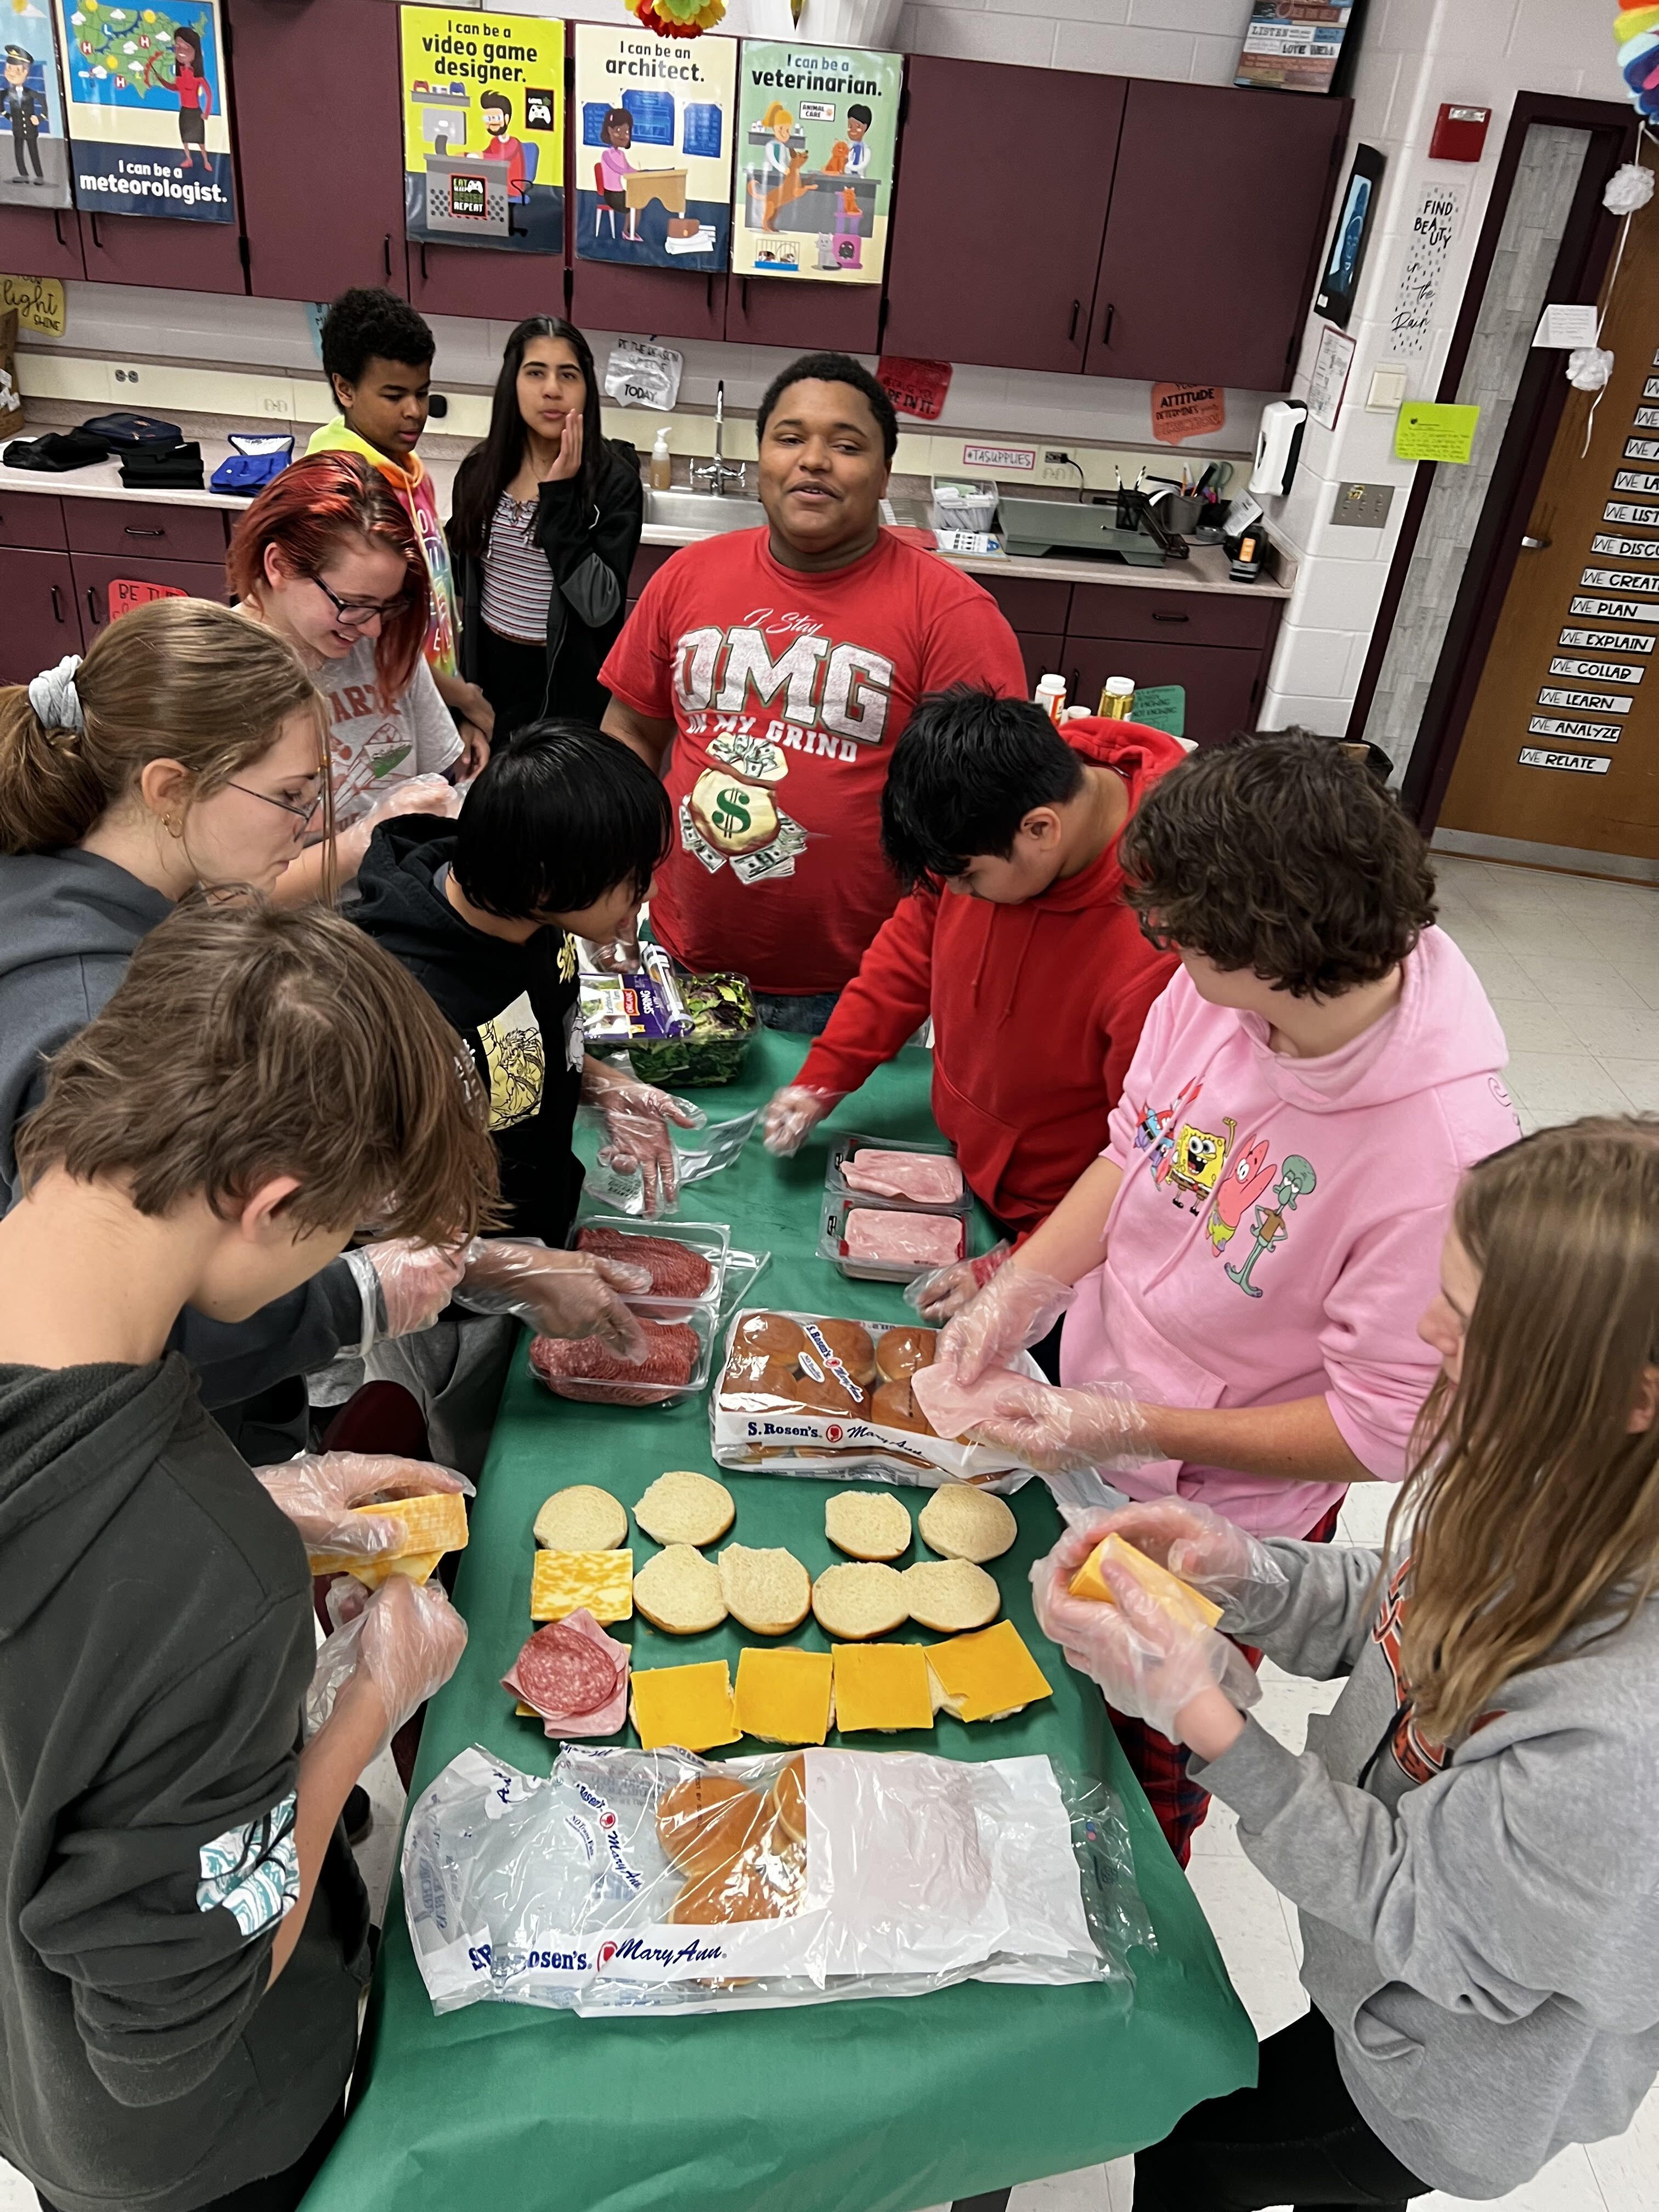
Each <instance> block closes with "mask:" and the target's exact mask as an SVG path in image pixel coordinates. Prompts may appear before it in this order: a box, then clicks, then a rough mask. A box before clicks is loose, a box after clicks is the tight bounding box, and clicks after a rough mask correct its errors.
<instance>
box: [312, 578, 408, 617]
mask: <svg viewBox="0 0 1659 2212" xmlns="http://www.w3.org/2000/svg"><path fill="white" fill-rule="evenodd" d="M312 582H313V584H315V586H317V588H318V590H319V592H321V593H322V595H323V597H324V598H325V599H326V600H327V601H328V603H329V605H331V607H332V608H333V610H334V611H335V613H336V614H337V616H338V617H339V618H340V620H341V621H342V622H343V623H345V624H346V626H347V628H348V629H362V626H363V624H364V623H371V622H373V621H374V617H376V615H379V616H380V618H381V620H382V621H384V620H385V619H386V617H388V616H390V615H395V614H398V613H399V612H400V611H402V610H403V609H404V607H406V606H407V605H409V593H408V592H398V596H397V598H396V599H355V600H354V599H342V598H341V597H340V595H339V593H338V592H331V591H330V589H329V587H328V586H327V585H326V584H325V582H324V581H323V580H322V578H321V577H320V576H313V578H312Z"/></svg>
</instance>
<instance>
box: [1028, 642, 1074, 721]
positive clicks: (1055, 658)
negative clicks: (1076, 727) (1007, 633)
mask: <svg viewBox="0 0 1659 2212" xmlns="http://www.w3.org/2000/svg"><path fill="white" fill-rule="evenodd" d="M1014 643H1015V644H1016V645H1017V646H1018V647H1019V657H1020V659H1022V660H1023V661H1024V663H1025V689H1026V690H1027V691H1028V692H1030V695H1031V696H1032V697H1033V698H1035V697H1036V688H1037V684H1038V683H1039V682H1040V681H1041V679H1042V678H1043V677H1045V676H1059V675H1061V674H1063V673H1064V671H1065V666H1066V641H1065V639H1064V638H1063V637H1062V636H1061V635H1060V633H1059V632H1058V631H1057V630H1038V629H1017V630H1016V631H1015V632H1014ZM1070 703H1071V704H1072V705H1073V706H1074V707H1075V706H1078V705H1079V704H1080V703H1081V702H1079V701H1078V700H1075V699H1073V701H1072V702H1070Z"/></svg>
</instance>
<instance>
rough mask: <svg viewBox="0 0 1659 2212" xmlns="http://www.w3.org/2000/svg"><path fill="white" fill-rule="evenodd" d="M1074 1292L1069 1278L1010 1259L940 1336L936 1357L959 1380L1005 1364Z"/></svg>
mask: <svg viewBox="0 0 1659 2212" xmlns="http://www.w3.org/2000/svg"><path fill="white" fill-rule="evenodd" d="M1076 1296H1077V1291H1076V1289H1075V1288H1074V1286H1073V1285H1072V1284H1070V1283H1060V1282H1056V1281H1055V1280H1054V1277H1053V1276H1052V1275H1041V1274H1036V1273H1033V1271H1032V1270H1031V1269H1030V1268H1029V1267H1024V1266H1022V1264H1021V1263H1020V1261H1019V1260H1018V1258H1015V1259H1012V1260H1010V1261H1008V1262H1007V1264H1006V1266H1005V1267H999V1268H998V1269H997V1271H996V1273H994V1275H993V1276H992V1277H991V1279H990V1280H989V1281H988V1282H987V1284H986V1285H985V1287H984V1288H983V1289H982V1290H981V1291H979V1292H977V1294H976V1295H975V1297H973V1298H972V1299H971V1300H970V1301H969V1304H967V1305H965V1306H963V1309H962V1311H961V1312H960V1313H959V1314H958V1315H957V1317H956V1319H955V1320H954V1321H953V1322H951V1324H950V1326H949V1328H947V1329H946V1330H945V1334H944V1335H943V1336H941V1337H940V1339H939V1353H938V1357H939V1363H940V1364H941V1365H942V1366H944V1367H945V1369H946V1370H948V1371H949V1372H950V1373H951V1374H952V1375H954V1376H955V1377H956V1379H957V1382H958V1383H977V1382H978V1380H979V1378H980V1376H981V1375H982V1374H983V1373H984V1372H985V1370H986V1369H987V1367H1006V1366H1008V1365H1009V1364H1011V1362H1012V1359H1013V1357H1014V1354H1015V1353H1016V1352H1024V1350H1025V1348H1026V1347H1027V1346H1028V1345H1033V1344H1040V1343H1041V1342H1042V1339H1043V1338H1044V1337H1045V1336H1047V1335H1048V1332H1049V1330H1050V1329H1051V1328H1053V1327H1054V1323H1055V1322H1057V1321H1058V1320H1059V1319H1060V1316H1061V1314H1063V1313H1064V1312H1065V1310H1066V1307H1067V1306H1069V1305H1070V1304H1071V1303H1072V1301H1073V1298H1075V1297H1076Z"/></svg>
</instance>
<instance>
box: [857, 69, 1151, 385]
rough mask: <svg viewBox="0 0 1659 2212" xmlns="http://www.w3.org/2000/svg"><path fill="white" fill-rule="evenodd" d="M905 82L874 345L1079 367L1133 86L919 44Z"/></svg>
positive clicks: (945, 356)
mask: <svg viewBox="0 0 1659 2212" xmlns="http://www.w3.org/2000/svg"><path fill="white" fill-rule="evenodd" d="M906 83H907V93H908V106H907V110H906V114H905V121H904V129H903V131H902V136H901V140H900V163H901V166H900V170H899V178H898V185H897V191H896V205H895V208H894V213H893V228H892V236H891V240H890V246H889V250H888V261H887V293H888V301H887V329H886V332H885V334H884V340H883V343H884V347H885V349H886V350H887V351H888V352H889V353H896V354H920V355H922V356H930V357H934V358H938V359H940V360H945V361H961V362H986V363H988V364H991V365H992V366H994V367H997V368H1045V369H1080V368H1083V367H1084V365H1085V349H1086V347H1087V343H1088V337H1089V327H1090V320H1091V312H1092V308H1093V304H1094V298H1095V284H1096V278H1097V272H1098V270H1099V267H1100V247H1101V240H1102V238H1103V234H1104V233H1105V228H1106V210H1107V205H1108V203H1109V200H1110V198H1111V197H1112V191H1113V175H1114V171H1115V167H1116V165H1117V159H1118V154H1117V147H1118V135H1119V129H1120V125H1121V121H1122V117H1123V104H1124V94H1125V92H1126V91H1127V90H1129V89H1131V88H1129V87H1128V86H1127V84H1126V82H1125V80H1124V79H1123V78H1121V77H1115V76H1093V75H1089V74H1086V73H1085V72H1082V71H1079V70H1038V69H1004V68H1002V67H1000V66H999V65H997V64H992V63H988V62H959V61H947V60H943V59H940V58H938V57H935V56H933V55H930V54H914V55H912V56H911V58H910V61H909V64H908V70H907V73H906ZM1180 89H1181V90H1182V91H1183V92H1184V91H1186V90H1188V87H1186V86H1182V87H1181V88H1180ZM1189 150H1190V149H1182V151H1183V154H1185V153H1187V152H1188V151H1189ZM1171 151H1173V149H1171ZM1147 244H1148V247H1149V249H1150V250H1152V251H1154V252H1156V250H1157V241H1156V240H1148V241H1147ZM1176 274H1177V275H1178V272H1176ZM1117 373H1118V372H1116V371H1114V372H1113V374H1117ZM1124 373H1125V374H1142V373H1143V372H1141V371H1138V370H1137V371H1127V372H1124ZM1162 373H1163V372H1162V371H1160V372H1159V374H1162Z"/></svg>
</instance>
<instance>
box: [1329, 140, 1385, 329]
mask: <svg viewBox="0 0 1659 2212" xmlns="http://www.w3.org/2000/svg"><path fill="white" fill-rule="evenodd" d="M1383 167H1384V161H1383V155H1381V154H1379V153H1378V152H1377V150H1376V147H1375V146H1356V147H1355V148H1354V149H1353V167H1352V168H1351V169H1350V170H1349V172H1348V183H1347V188H1346V191H1344V192H1343V195H1342V198H1341V202H1340V205H1339V207H1338V210H1337V216H1336V228H1335V229H1334V231H1333V232H1332V233H1331V250H1330V252H1329V253H1328V255H1327V256H1326V258H1325V267H1324V272H1323V274H1322V276H1321V277H1320V280H1319V291H1318V295H1317V296H1316V299H1315V301H1314V312H1315V313H1316V314H1321V315H1323V316H1324V318H1325V319H1326V320H1327V322H1331V323H1335V324H1336V325H1338V327H1339V328H1340V329H1341V330H1346V328H1347V327H1348V318H1349V316H1350V315H1351V314H1352V313H1353V303H1354V297H1355V295H1356V294H1357V293H1358V289H1359V273H1360V271H1361V270H1362V269H1363V268H1364V265H1365V248H1366V246H1367V245H1368V244H1369V243H1370V234H1371V225H1372V223H1373V222H1375V221H1376V204H1377V201H1378V199H1379V198H1380V197H1381V196H1382V191H1383Z"/></svg>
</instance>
